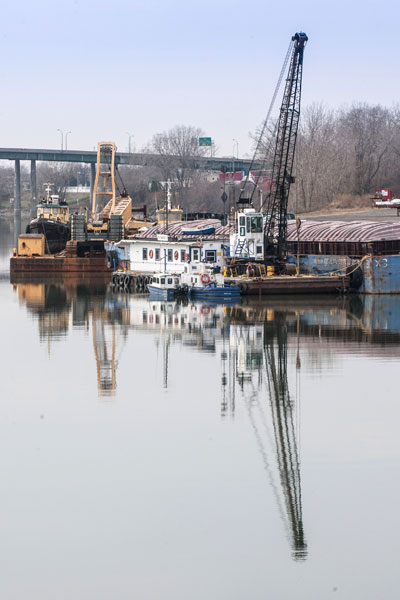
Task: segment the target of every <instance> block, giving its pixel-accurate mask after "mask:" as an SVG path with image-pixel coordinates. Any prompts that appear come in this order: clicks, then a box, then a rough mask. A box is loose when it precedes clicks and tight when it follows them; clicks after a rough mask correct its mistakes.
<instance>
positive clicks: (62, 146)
mask: <svg viewBox="0 0 400 600" xmlns="http://www.w3.org/2000/svg"><path fill="white" fill-rule="evenodd" d="M57 131H59V132H60V133H61V152H62V151H63V150H64V133H63V132H62V131H61V129H57Z"/></svg>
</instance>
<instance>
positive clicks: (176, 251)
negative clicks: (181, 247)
mask: <svg viewBox="0 0 400 600" xmlns="http://www.w3.org/2000/svg"><path fill="white" fill-rule="evenodd" d="M174 258H175V260H178V258H179V252H178V250H175V252H174Z"/></svg>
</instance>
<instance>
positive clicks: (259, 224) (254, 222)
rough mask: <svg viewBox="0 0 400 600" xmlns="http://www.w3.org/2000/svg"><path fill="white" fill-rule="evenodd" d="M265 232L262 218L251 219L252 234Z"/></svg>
mask: <svg viewBox="0 0 400 600" xmlns="http://www.w3.org/2000/svg"><path fill="white" fill-rule="evenodd" d="M262 230H263V219H262V217H261V216H258V217H251V232H252V233H262Z"/></svg>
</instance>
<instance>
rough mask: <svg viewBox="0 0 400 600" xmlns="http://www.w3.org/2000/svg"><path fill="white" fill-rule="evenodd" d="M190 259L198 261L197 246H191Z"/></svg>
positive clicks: (198, 251)
mask: <svg viewBox="0 0 400 600" xmlns="http://www.w3.org/2000/svg"><path fill="white" fill-rule="evenodd" d="M192 260H195V261H197V262H199V260H200V250H199V248H192Z"/></svg>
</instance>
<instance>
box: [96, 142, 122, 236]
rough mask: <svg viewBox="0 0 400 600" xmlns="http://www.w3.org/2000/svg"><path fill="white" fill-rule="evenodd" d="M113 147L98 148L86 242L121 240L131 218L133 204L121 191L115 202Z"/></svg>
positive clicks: (102, 143) (100, 145)
mask: <svg viewBox="0 0 400 600" xmlns="http://www.w3.org/2000/svg"><path fill="white" fill-rule="evenodd" d="M115 151H116V148H115V143H114V142H99V143H98V144H97V163H96V178H95V182H94V188H93V200H92V211H91V220H90V222H88V223H87V224H86V231H87V239H112V240H114V241H119V240H120V239H122V238H123V237H124V228H125V225H126V223H127V222H128V221H129V220H130V218H131V216H132V200H131V198H130V197H129V196H128V194H127V193H126V192H125V191H123V192H122V193H121V195H120V196H119V197H118V198H116V196H115V190H116V187H117V186H116V183H115V171H116V167H115Z"/></svg>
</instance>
